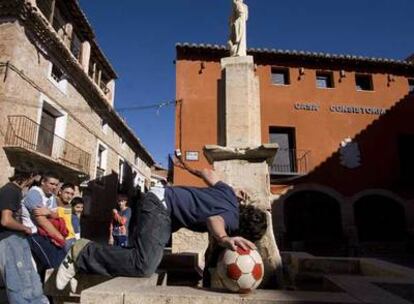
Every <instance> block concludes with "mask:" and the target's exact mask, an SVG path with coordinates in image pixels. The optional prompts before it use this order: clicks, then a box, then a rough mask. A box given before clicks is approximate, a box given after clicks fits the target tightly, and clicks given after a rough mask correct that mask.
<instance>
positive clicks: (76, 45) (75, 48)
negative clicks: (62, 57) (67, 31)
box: [70, 33, 81, 60]
mask: <svg viewBox="0 0 414 304" xmlns="http://www.w3.org/2000/svg"><path fill="white" fill-rule="evenodd" d="M70 50H71V52H72V54H73V56H75V58H76V59H78V60H79V57H80V52H81V41H80V39H79V37H78V36H77V35H76V34H75V33H73V36H72V42H71V45H70Z"/></svg>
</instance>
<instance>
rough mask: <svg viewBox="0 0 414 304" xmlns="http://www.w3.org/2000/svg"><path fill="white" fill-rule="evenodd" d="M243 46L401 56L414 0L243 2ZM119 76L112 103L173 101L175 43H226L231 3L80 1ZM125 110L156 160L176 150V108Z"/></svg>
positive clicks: (410, 43) (411, 38)
mask: <svg viewBox="0 0 414 304" xmlns="http://www.w3.org/2000/svg"><path fill="white" fill-rule="evenodd" d="M245 2H246V3H247V4H248V5H249V12H250V17H249V21H248V29H247V30H248V33H247V40H248V42H247V43H248V47H251V48H277V49H291V50H294V49H295V50H304V51H317V52H325V53H336V54H353V55H364V56H372V57H383V58H394V59H404V58H406V57H408V56H409V55H410V54H412V53H414V35H413V29H414V18H413V12H414V1H413V0H393V1H390V0H346V1H345V0H343V1H337V0H336V1H332V0H313V1H311V0H295V1H286V0H250V1H249V0H246V1H245ZM80 3H81V6H82V8H83V9H84V11H85V13H86V15H87V17H88V19H89V21H90V22H91V24H92V26H93V27H94V30H95V33H96V35H97V40H98V43H99V44H100V46H101V47H102V49H103V51H104V53H105V54H106V55H107V57H108V58H109V60H110V61H111V63H112V64H113V66H114V68H115V70H116V71H117V73H118V75H119V80H118V82H117V87H116V101H115V107H116V108H128V107H137V106H138V107H139V106H145V105H150V104H158V103H161V102H165V101H170V100H174V98H175V66H174V64H173V61H174V59H175V44H176V43H177V42H192V43H211V44H222V45H224V44H225V43H226V40H227V35H228V24H227V22H228V17H229V14H230V8H231V0H204V1H202V0H169V1H166V0H159V1H139V0H138V1H137V0H120V1H110V0H99V1H97V0H80ZM122 115H123V116H124V117H125V118H126V120H127V122H128V124H129V125H130V126H131V127H132V128H133V129H134V130H135V133H136V134H137V135H138V137H139V138H140V139H141V141H142V142H143V144H144V145H145V146H146V147H147V149H148V150H149V151H150V153H151V154H152V155H153V157H154V158H155V160H156V161H157V162H159V163H161V164H162V165H164V166H166V165H167V155H168V153H171V152H173V150H174V107H173V106H168V107H164V108H161V109H160V110H159V111H157V110H156V109H150V110H139V111H137V110H135V111H133V110H130V111H125V112H123V113H122Z"/></svg>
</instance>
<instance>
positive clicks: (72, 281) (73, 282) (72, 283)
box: [69, 278, 78, 293]
mask: <svg viewBox="0 0 414 304" xmlns="http://www.w3.org/2000/svg"><path fill="white" fill-rule="evenodd" d="M69 285H70V291H71V292H72V293H76V290H77V289H78V280H76V278H72V279H70V281H69Z"/></svg>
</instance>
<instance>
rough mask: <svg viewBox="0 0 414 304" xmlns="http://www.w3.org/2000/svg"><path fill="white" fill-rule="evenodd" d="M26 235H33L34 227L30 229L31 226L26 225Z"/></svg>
mask: <svg viewBox="0 0 414 304" xmlns="http://www.w3.org/2000/svg"><path fill="white" fill-rule="evenodd" d="M23 232H24V233H25V234H26V235H32V229H30V228H29V227H25V229H24V231H23Z"/></svg>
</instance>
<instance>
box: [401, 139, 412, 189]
mask: <svg viewBox="0 0 414 304" xmlns="http://www.w3.org/2000/svg"><path fill="white" fill-rule="evenodd" d="M398 154H399V155H398V156H399V159H400V177H401V180H402V181H403V182H405V183H408V182H411V183H413V181H414V180H413V178H412V174H413V172H414V134H404V135H400V136H399V138H398Z"/></svg>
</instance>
